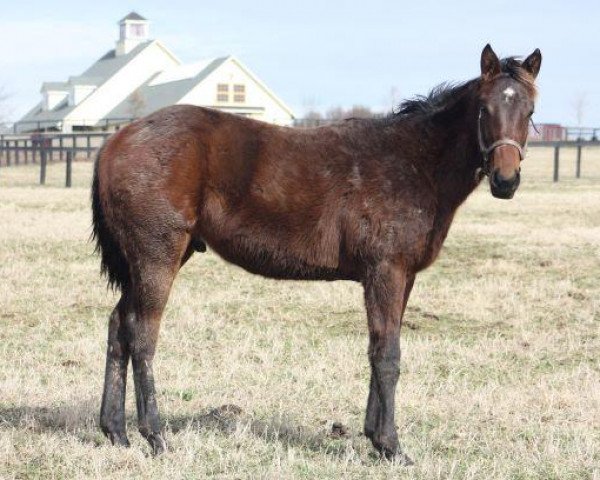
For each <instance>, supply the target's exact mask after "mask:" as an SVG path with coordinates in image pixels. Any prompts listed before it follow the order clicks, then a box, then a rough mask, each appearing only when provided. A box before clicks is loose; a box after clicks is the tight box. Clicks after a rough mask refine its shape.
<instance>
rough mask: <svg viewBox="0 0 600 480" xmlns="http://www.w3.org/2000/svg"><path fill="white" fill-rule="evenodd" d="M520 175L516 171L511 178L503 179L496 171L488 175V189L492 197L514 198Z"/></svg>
mask: <svg viewBox="0 0 600 480" xmlns="http://www.w3.org/2000/svg"><path fill="white" fill-rule="evenodd" d="M520 183H521V174H520V173H519V172H518V171H517V172H515V174H514V176H513V177H512V178H508V179H507V178H504V177H503V176H502V175H501V174H500V173H499V171H498V170H495V171H494V172H493V173H492V174H491V175H490V187H491V190H492V195H493V196H494V197H496V198H503V199H507V200H508V199H510V198H512V197H513V196H514V194H515V192H516V191H517V188H519V184H520Z"/></svg>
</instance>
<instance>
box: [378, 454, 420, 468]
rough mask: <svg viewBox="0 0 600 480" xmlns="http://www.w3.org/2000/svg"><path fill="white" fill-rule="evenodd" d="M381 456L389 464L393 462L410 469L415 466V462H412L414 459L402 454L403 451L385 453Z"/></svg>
mask: <svg viewBox="0 0 600 480" xmlns="http://www.w3.org/2000/svg"><path fill="white" fill-rule="evenodd" d="M381 455H382V456H383V457H384V458H385V459H386V460H388V461H389V462H392V463H393V464H395V465H402V466H403V467H410V466H411V465H414V464H415V462H413V461H412V459H411V458H410V457H409V456H408V455H407V454H406V453H404V452H402V451H401V450H398V451H396V452H391V451H383V452H381Z"/></svg>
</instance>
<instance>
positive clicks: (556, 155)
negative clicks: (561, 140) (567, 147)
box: [554, 145, 560, 182]
mask: <svg viewBox="0 0 600 480" xmlns="http://www.w3.org/2000/svg"><path fill="white" fill-rule="evenodd" d="M559 150H560V146H559V145H555V146H554V181H555V182H558V167H559V164H558V162H559V159H558V155H559Z"/></svg>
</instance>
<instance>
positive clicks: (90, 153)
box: [86, 133, 92, 158]
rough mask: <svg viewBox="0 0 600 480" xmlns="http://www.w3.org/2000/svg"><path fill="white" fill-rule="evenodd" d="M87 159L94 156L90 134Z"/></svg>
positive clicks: (88, 136)
mask: <svg viewBox="0 0 600 480" xmlns="http://www.w3.org/2000/svg"><path fill="white" fill-rule="evenodd" d="M86 153H87V158H90V157H91V156H92V140H91V138H90V134H89V133H88V135H87V152H86Z"/></svg>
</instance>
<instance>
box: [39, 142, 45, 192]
mask: <svg viewBox="0 0 600 480" xmlns="http://www.w3.org/2000/svg"><path fill="white" fill-rule="evenodd" d="M46 162H47V157H46V149H45V148H43V147H42V148H41V149H40V185H45V184H46Z"/></svg>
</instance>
